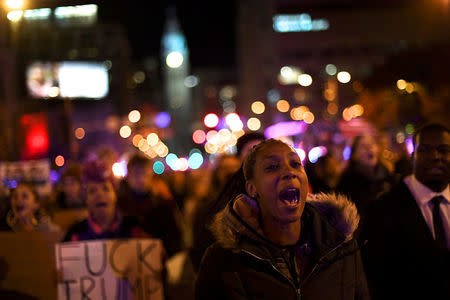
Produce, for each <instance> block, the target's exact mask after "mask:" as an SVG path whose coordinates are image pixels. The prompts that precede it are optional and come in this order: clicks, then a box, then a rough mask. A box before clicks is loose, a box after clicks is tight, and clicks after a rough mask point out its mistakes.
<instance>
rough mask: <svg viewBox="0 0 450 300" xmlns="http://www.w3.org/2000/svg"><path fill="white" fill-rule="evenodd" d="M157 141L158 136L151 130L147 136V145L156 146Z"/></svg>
mask: <svg viewBox="0 0 450 300" xmlns="http://www.w3.org/2000/svg"><path fill="white" fill-rule="evenodd" d="M158 142H159V137H158V135H157V134H156V133H154V132H152V133H150V134H149V135H148V136H147V143H148V144H149V146H156V144H158Z"/></svg>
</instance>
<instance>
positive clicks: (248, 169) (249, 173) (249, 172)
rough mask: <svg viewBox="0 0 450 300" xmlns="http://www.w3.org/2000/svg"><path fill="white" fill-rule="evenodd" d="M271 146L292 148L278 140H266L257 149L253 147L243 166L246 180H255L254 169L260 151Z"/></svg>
mask: <svg viewBox="0 0 450 300" xmlns="http://www.w3.org/2000/svg"><path fill="white" fill-rule="evenodd" d="M271 144H283V145H286V146H288V147H290V146H289V145H288V144H286V143H285V142H283V141H280V140H276V139H268V140H264V141H262V142H261V143H259V144H258V145H256V146H255V147H253V149H252V151H250V153H249V154H247V157H246V158H245V160H244V162H243V164H242V165H243V172H244V178H245V180H250V179H252V178H253V170H254V167H255V164H256V156H257V154H258V152H259V150H260V149H261V148H263V147H265V146H267V145H271Z"/></svg>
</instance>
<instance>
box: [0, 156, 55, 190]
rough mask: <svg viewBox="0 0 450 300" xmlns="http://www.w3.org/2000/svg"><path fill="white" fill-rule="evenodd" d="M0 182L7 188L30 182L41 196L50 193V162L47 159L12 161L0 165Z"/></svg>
mask: <svg viewBox="0 0 450 300" xmlns="http://www.w3.org/2000/svg"><path fill="white" fill-rule="evenodd" d="M0 180H1V181H2V184H3V185H4V186H5V187H7V188H15V187H16V186H17V184H18V183H20V182H23V181H27V182H32V183H33V184H34V185H35V186H36V189H37V192H38V193H39V195H41V196H48V195H50V193H51V186H52V183H51V181H50V161H49V160H48V159H40V160H27V161H13V162H6V161H5V162H1V163H0Z"/></svg>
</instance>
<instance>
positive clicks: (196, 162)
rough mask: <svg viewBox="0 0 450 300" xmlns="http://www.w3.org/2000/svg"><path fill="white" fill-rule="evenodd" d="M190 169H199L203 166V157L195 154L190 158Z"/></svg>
mask: <svg viewBox="0 0 450 300" xmlns="http://www.w3.org/2000/svg"><path fill="white" fill-rule="evenodd" d="M188 164H189V168H191V169H194V170H195V169H198V168H200V167H201V166H202V164H203V155H202V154H201V153H198V152H194V153H192V154H191V155H190V156H189V159H188Z"/></svg>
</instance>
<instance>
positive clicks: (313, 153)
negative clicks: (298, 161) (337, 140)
mask: <svg viewBox="0 0 450 300" xmlns="http://www.w3.org/2000/svg"><path fill="white" fill-rule="evenodd" d="M327 152H328V150H327V148H326V147H324V146H317V147H314V148H312V149H311V150H309V152H308V159H309V161H310V162H312V163H316V162H317V160H318V159H319V157H321V156H324V155H325V154H327Z"/></svg>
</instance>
